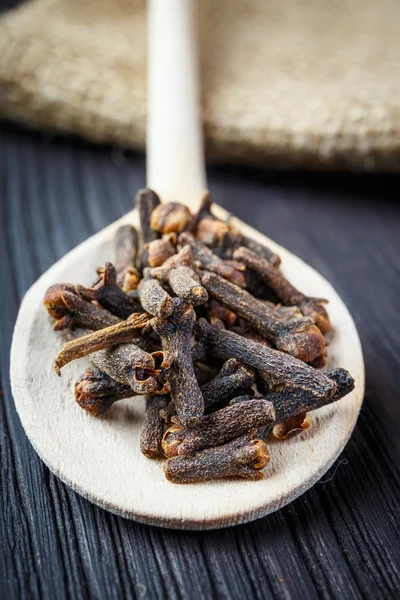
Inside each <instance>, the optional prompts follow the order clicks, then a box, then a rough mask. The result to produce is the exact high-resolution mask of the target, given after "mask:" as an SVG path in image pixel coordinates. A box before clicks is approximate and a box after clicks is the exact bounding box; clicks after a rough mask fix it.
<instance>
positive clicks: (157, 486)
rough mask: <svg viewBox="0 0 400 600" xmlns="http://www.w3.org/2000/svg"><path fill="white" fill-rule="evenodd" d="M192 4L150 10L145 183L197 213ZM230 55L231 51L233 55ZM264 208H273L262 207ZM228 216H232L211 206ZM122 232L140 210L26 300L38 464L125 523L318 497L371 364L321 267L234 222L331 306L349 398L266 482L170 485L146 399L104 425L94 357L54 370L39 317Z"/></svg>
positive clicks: (24, 351) (20, 332) (14, 354)
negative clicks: (86, 374) (148, 442)
mask: <svg viewBox="0 0 400 600" xmlns="http://www.w3.org/2000/svg"><path fill="white" fill-rule="evenodd" d="M193 10H194V6H193V2H192V1H191V0H171V1H165V0H151V2H150V4H149V13H150V23H149V60H150V69H149V124H148V175H147V179H148V185H149V187H152V188H153V189H155V191H157V193H159V194H160V196H161V198H162V199H163V200H164V201H169V200H176V201H181V202H183V203H185V204H187V205H188V206H189V207H190V208H192V209H193V210H195V209H196V206H197V205H198V202H199V200H200V198H201V196H202V193H203V192H204V190H205V189H206V185H205V176H204V161H203V148H202V136H201V129H200V113H199V108H198V106H199V104H198V88H197V77H196V57H195V51H194V50H195V44H194V39H193V31H194V27H193V17H194V14H193ZM233 51H234V49H233ZM266 210H267V206H266ZM215 212H216V215H217V216H219V217H221V218H224V216H225V215H226V213H225V211H224V210H223V209H221V208H219V207H217V208H216V211H215ZM122 223H132V224H133V225H138V216H137V213H136V210H134V211H132V212H131V213H129V214H127V215H126V216H124V217H123V218H122V219H121V220H119V221H117V222H116V223H113V224H112V225H110V226H109V227H107V228H106V229H104V230H103V231H101V232H99V233H98V234H96V235H95V236H93V237H91V238H90V239H88V240H87V241H86V242H84V243H83V244H81V245H80V246H78V247H77V248H75V249H74V250H72V251H71V252H70V253H68V254H67V255H66V256H64V258H62V259H61V260H60V261H58V262H57V263H56V264H55V265H54V266H53V267H52V268H51V269H49V270H48V271H47V272H46V273H45V274H44V275H43V276H42V277H41V278H40V279H39V280H38V281H37V282H36V283H35V284H34V285H33V286H32V287H31V288H30V290H29V291H28V292H27V294H26V296H25V298H24V300H23V302H22V305H21V308H20V312H19V315H18V319H17V323H16V327H15V331H14V338H13V344H12V351H11V380H12V389H13V394H14V399H15V404H16V407H17V410H18V413H19V415H20V418H21V421H22V424H23V426H24V428H25V431H26V433H27V435H28V437H29V439H30V440H31V442H32V444H33V446H34V448H35V450H36V451H37V452H38V454H39V456H40V457H41V458H42V459H43V461H44V462H45V463H46V464H47V466H48V467H49V468H50V469H51V470H52V471H53V472H54V473H55V474H56V475H57V476H58V477H60V478H61V479H62V480H63V481H64V482H65V483H67V484H68V485H69V486H71V487H72V488H73V489H75V490H76V491H77V492H78V493H80V494H81V495H82V496H84V497H85V498H88V499H89V500H91V501H92V502H94V503H95V504H97V505H99V506H102V507H104V508H106V509H107V510H110V511H112V512H114V513H116V514H119V515H122V516H124V517H128V518H132V519H136V520H138V521H141V522H145V523H149V524H155V525H160V526H164V527H171V528H181V529H210V528H217V527H227V526H230V525H235V524H239V523H244V522H247V521H251V520H253V519H256V518H259V517H262V516H264V515H266V514H268V513H270V512H273V511H275V510H277V509H279V508H281V507H282V506H284V505H285V504H287V503H288V502H290V501H292V500H293V499H295V498H297V497H298V496H299V495H300V494H302V493H303V492H304V491H306V490H307V489H308V488H309V487H311V486H312V485H313V484H314V483H315V482H316V481H318V479H319V478H320V477H321V476H322V475H323V474H324V473H325V472H326V471H327V469H328V468H329V467H330V466H331V465H332V463H333V462H334V461H335V460H336V458H337V457H338V456H339V454H340V452H341V451H342V450H343V448H344V446H345V444H346V442H347V440H348V439H349V437H350V435H351V432H352V430H353V428H354V425H355V423H356V420H357V416H358V413H359V410H360V407H361V404H362V400H363V395H364V364H363V358H362V351H361V346H360V341H359V338H358V334H357V331H356V328H355V325H354V322H353V320H352V318H351V316H350V314H349V312H348V310H347V309H346V307H345V305H344V303H343V302H342V300H341V299H340V297H339V296H338V294H337V293H336V292H335V290H334V289H333V288H332V286H331V285H330V284H329V283H328V282H327V281H326V280H325V279H324V278H323V277H322V276H321V275H320V274H319V273H317V272H316V271H315V270H314V269H312V268H311V267H310V266H308V265H306V264H305V263H304V262H303V261H302V260H301V259H299V258H298V257H296V256H294V255H293V254H291V253H290V252H288V251H287V250H285V249H284V248H282V247H280V246H278V245H277V244H275V243H274V242H273V241H272V240H269V239H268V238H266V237H265V236H263V235H262V234H260V233H259V232H256V231H255V230H253V229H251V228H250V227H248V226H247V225H245V224H244V223H242V222H239V221H238V226H239V227H240V229H241V230H242V231H243V233H245V234H246V235H248V236H250V237H253V238H255V239H256V240H258V241H260V242H263V243H265V244H267V245H268V246H270V247H271V249H272V250H274V251H276V252H277V253H278V254H279V255H280V256H281V258H282V271H283V273H284V274H285V275H286V276H287V277H288V278H289V279H290V281H292V283H293V284H294V285H296V286H297V287H298V288H299V289H301V290H302V291H303V292H304V293H306V294H308V295H311V296H317V297H325V298H327V299H328V300H329V305H328V310H329V315H330V317H331V321H332V326H333V332H332V339H331V342H330V345H329V359H328V365H327V368H328V369H331V368H334V367H338V366H341V367H345V368H346V369H348V371H350V373H351V374H352V375H353V377H354V378H355V382H356V385H355V389H354V391H353V392H352V393H351V394H349V395H348V396H346V397H345V398H343V399H342V400H340V401H339V402H337V403H335V404H333V405H330V406H327V407H324V408H322V409H319V410H318V411H316V412H315V413H310V414H311V416H312V417H313V419H312V425H311V427H310V428H309V429H308V430H307V431H306V432H305V433H303V434H302V435H300V436H298V437H295V438H293V439H291V440H286V441H278V440H277V441H274V442H271V443H269V444H268V446H269V450H270V453H271V462H270V464H269V465H268V466H267V467H266V469H265V475H266V476H265V478H264V479H263V480H261V481H257V482H253V481H244V480H226V481H218V482H209V483H202V484H191V485H175V484H172V483H170V482H168V481H167V480H166V479H165V477H164V473H163V461H161V460H160V461H157V460H149V459H148V458H146V457H145V456H143V455H142V454H141V453H140V450H139V438H140V431H141V426H142V423H143V418H144V399H142V398H134V399H128V400H122V401H120V402H118V403H116V404H115V405H113V407H112V408H111V409H110V411H109V412H108V413H107V415H106V416H105V417H103V418H93V417H91V416H90V415H88V414H87V413H86V412H85V411H83V410H82V409H81V408H80V407H79V406H78V405H77V404H76V402H75V400H74V396H73V385H74V382H75V380H76V379H77V378H78V377H79V375H80V374H81V373H82V371H83V369H84V368H85V367H86V366H87V364H88V361H87V359H80V360H78V361H76V362H73V363H71V364H69V365H68V366H67V367H65V369H64V370H63V376H62V377H61V378H59V377H57V376H56V374H55V372H54V370H53V362H54V358H55V356H56V354H57V351H58V350H59V348H60V346H61V340H60V337H59V335H58V334H57V333H56V332H53V331H52V323H51V322H50V319H49V317H48V315H47V313H46V311H45V309H44V307H43V296H44V293H45V291H46V289H47V288H48V286H49V285H51V284H53V283H56V282H72V283H75V282H81V283H84V284H90V283H91V282H92V280H93V273H94V272H95V269H96V267H98V266H100V265H102V264H104V263H105V262H106V261H107V260H110V259H111V260H112V258H113V238H114V234H115V231H116V229H117V228H118V227H119V226H120V225H121V224H122Z"/></svg>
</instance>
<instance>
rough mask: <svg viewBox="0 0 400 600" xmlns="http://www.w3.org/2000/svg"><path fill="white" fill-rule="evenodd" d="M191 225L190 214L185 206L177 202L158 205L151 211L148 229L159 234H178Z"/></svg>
mask: <svg viewBox="0 0 400 600" xmlns="http://www.w3.org/2000/svg"><path fill="white" fill-rule="evenodd" d="M192 223H193V215H192V213H191V212H190V210H189V209H188V207H187V206H185V205H184V204H180V203H179V202H166V203H165V204H159V205H158V206H157V207H156V208H155V209H154V210H153V212H152V214H151V219H150V227H151V228H152V229H153V230H154V231H159V232H160V233H174V232H177V233H179V232H181V231H183V230H184V229H187V228H190V226H191V225H192Z"/></svg>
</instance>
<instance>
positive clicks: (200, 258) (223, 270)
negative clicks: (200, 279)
mask: <svg viewBox="0 0 400 600" xmlns="http://www.w3.org/2000/svg"><path fill="white" fill-rule="evenodd" d="M178 243H179V244H181V245H183V246H184V245H186V244H189V246H190V247H191V249H192V253H193V259H194V261H195V263H196V264H197V266H199V267H201V268H202V269H205V270H207V271H211V272H212V273H216V274H217V275H220V276H221V277H224V278H225V279H227V280H228V281H230V282H231V283H234V284H235V285H238V286H239V287H243V286H244V283H245V279H244V275H243V273H242V272H241V271H240V270H239V269H240V266H239V265H240V264H237V263H233V264H232V262H228V261H225V260H222V258H220V257H219V256H217V255H216V254H214V253H213V252H212V251H211V250H210V249H209V248H207V246H205V245H204V244H202V243H201V242H200V241H199V240H197V239H196V238H195V237H194V236H193V235H192V234H190V233H188V232H185V233H181V234H180V236H179V238H178Z"/></svg>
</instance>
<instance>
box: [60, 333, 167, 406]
mask: <svg viewBox="0 0 400 600" xmlns="http://www.w3.org/2000/svg"><path fill="white" fill-rule="evenodd" d="M67 331H68V333H67V336H66V337H67V339H69V340H73V339H77V338H79V337H82V336H84V335H86V334H87V333H88V330H86V329H79V328H75V329H73V330H67ZM136 341H137V342H138V341H139V340H136ZM89 358H90V360H91V362H92V363H93V364H94V365H95V366H96V367H97V368H98V369H100V371H102V372H103V373H105V374H106V375H109V376H110V377H111V378H112V379H114V380H116V381H118V382H119V383H122V384H124V385H127V386H130V387H131V388H132V389H133V391H134V392H136V394H151V393H156V394H165V393H166V392H167V391H169V384H168V382H167V371H168V369H169V367H170V363H169V362H168V361H167V359H166V356H165V354H164V353H163V352H160V351H155V352H152V353H151V354H150V353H148V352H146V351H145V350H143V348H140V347H139V346H138V345H137V344H133V343H127V344H120V345H119V346H111V347H110V348H105V349H104V350H97V351H96V352H92V354H90V356H89Z"/></svg>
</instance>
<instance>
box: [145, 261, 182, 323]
mask: <svg viewBox="0 0 400 600" xmlns="http://www.w3.org/2000/svg"><path fill="white" fill-rule="evenodd" d="M139 298H140V302H141V303H142V307H143V308H144V310H146V311H147V312H148V313H150V314H151V315H154V316H155V317H160V318H162V319H165V318H167V317H168V316H169V315H170V314H171V313H172V311H173V308H174V307H173V303H172V298H171V296H170V295H169V294H168V293H167V292H166V291H165V290H164V289H163V288H162V287H161V285H160V284H159V283H158V281H157V280H156V279H153V277H151V276H150V275H149V274H148V273H146V272H145V276H144V278H143V279H142V281H141V282H140V284H139Z"/></svg>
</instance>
